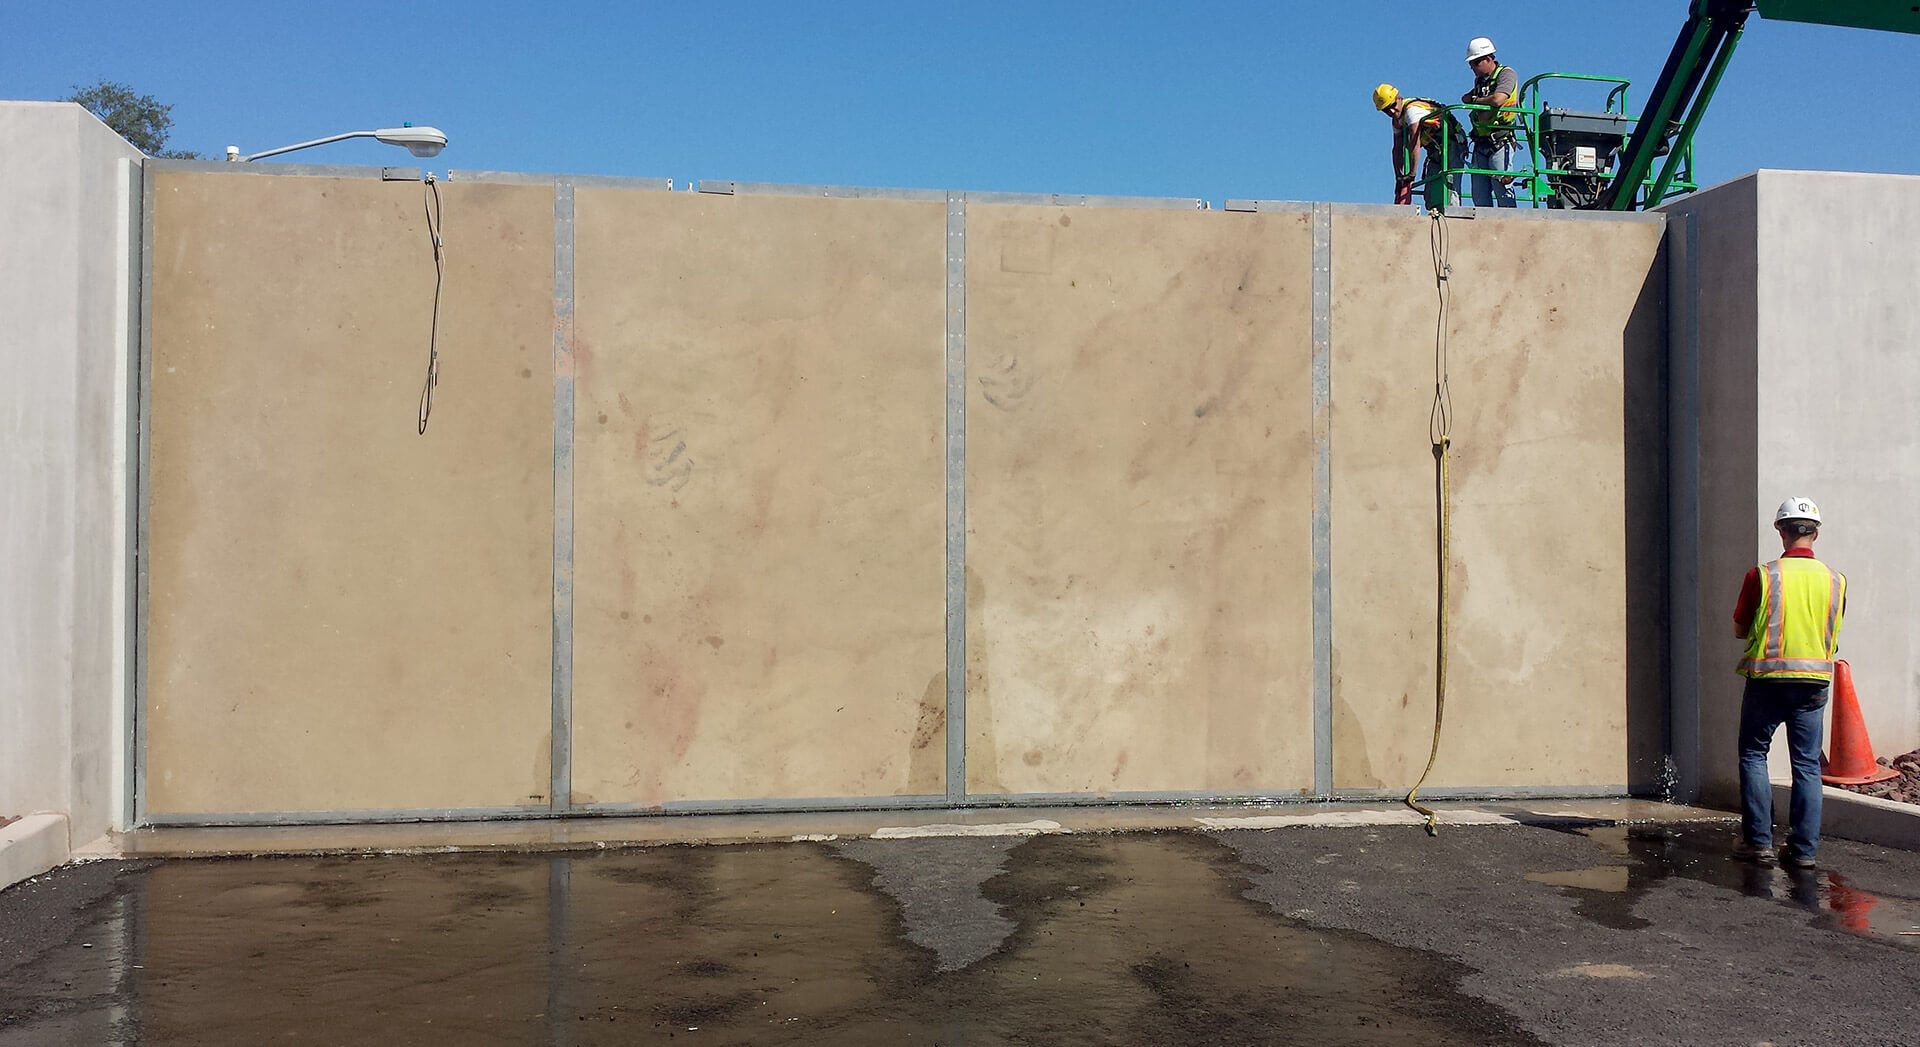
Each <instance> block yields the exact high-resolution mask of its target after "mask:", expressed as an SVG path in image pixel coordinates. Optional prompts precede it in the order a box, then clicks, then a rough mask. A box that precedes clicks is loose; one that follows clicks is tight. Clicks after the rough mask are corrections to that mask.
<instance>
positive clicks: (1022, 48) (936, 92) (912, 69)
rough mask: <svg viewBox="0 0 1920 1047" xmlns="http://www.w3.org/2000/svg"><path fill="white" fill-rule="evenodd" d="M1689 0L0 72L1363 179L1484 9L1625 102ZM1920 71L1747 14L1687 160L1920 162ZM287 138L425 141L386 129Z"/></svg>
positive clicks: (650, 134)
mask: <svg viewBox="0 0 1920 1047" xmlns="http://www.w3.org/2000/svg"><path fill="white" fill-rule="evenodd" d="M1686 9H1687V4H1686V3H1685V2H1684V0H1660V2H1655V0H1623V2H1587V3H1578V4H1575V3H1560V2H1552V0H1549V2H1542V3H1535V4H1506V5H1465V4H1461V5H1451V6H1448V7H1445V8H1437V7H1435V6H1433V5H1426V4H1420V5H1415V4H1411V3H1377V2H1365V0H1354V2H1347V3H1336V4H1328V3H1264V4H1256V3H1187V4H1171V3H1166V4H1146V3H1125V2H1117V3H1079V4H1068V3H1045V2H1031V3H1000V2H982V3H965V2H961V3H954V2H946V3H939V4H929V3H919V4H916V3H911V2H894V3H867V2H858V3H854V2H846V3H833V4H825V3H819V4H814V3H784V4H782V3H759V2H755V0H734V2H731V3H725V4H717V3H686V2H684V0H683V2H678V3H671V4H668V3H595V2H579V3H572V4H565V5H561V4H553V5H547V4H534V3H504V2H487V0H463V2H458V3H441V4H402V3H395V2H393V0H385V2H380V3H368V2H360V0H330V2H327V3H301V4H293V3H264V2H263V3H228V2H202V3H192V4H180V3H165V2H159V0H147V2H144V3H118V2H89V3H82V2H67V3H56V2H51V0H48V2H38V0H0V97H4V98H16V99H52V98H57V97H59V96H61V95H63V94H67V93H70V92H71V90H72V88H73V86H74V85H76V84H81V85H84V84H90V83H92V82H94V81H95V80H97V79H100V78H102V77H105V78H108V79H113V80H119V81H123V82H125V83H127V84H129V85H130V86H132V87H134V88H135V89H136V90H138V91H140V92H143V93H148V94H152V95H154V96H156V97H157V98H158V99H159V100H161V101H163V102H168V103H171V104H172V105H173V107H174V109H173V117H174V122H175V124H174V132H173V139H172V143H171V144H172V145H173V147H175V148H182V149H193V150H196V151H198V152H200V153H202V154H205V155H207V156H209V157H218V156H219V155H220V154H221V152H222V150H223V149H224V147H225V146H227V145H229V144H233V145H238V146H240V147H241V150H242V151H243V152H255V151H259V150H263V149H268V148H272V147H274V146H279V145H286V144H290V143H292V142H297V141H302V140H305V139H310V138H317V137H320V136H323V135H327V134H332V133H335V132H338V131H345V130H360V129H369V128H372V127H376V126H385V125H391V124H397V123H400V122H402V121H407V120H411V121H413V122H415V123H421V124H432V125H435V126H438V127H440V128H442V129H443V130H445V131H446V132H447V134H448V136H449V137H450V139H451V144H450V145H449V146H448V148H447V151H446V152H445V153H443V154H442V155H441V156H440V157H439V158H437V159H435V160H434V161H432V162H431V164H432V167H433V169H434V170H437V171H440V170H445V169H447V168H455V169H460V168H464V169H468V170H504V171H534V172H564V173H571V174H605V175H626V176H637V177H659V178H672V179H674V180H675V181H676V183H677V184H683V183H684V182H685V181H686V180H688V179H702V178H712V179H734V180H739V181H764V182H789V183H799V184H831V185H864V186H909V187H917V188H933V189H970V190H999V191H1017V192H1057V193H1088V194H1111V195H1133V196H1183V197H1194V196H1198V197H1204V198H1206V199H1208V200H1210V201H1212V202H1213V204H1214V206H1219V204H1220V203H1221V202H1222V201H1224V200H1226V199H1228V198H1258V199H1291V200H1335V201H1367V200H1384V199H1385V198H1386V196H1387V194H1388V193H1389V190H1390V181H1391V179H1390V176H1389V173H1388V168H1387V159H1386V157H1387V138H1386V135H1387V130H1386V121H1385V120H1384V119H1383V118H1382V117H1380V116H1378V115H1377V114H1375V113H1374V112H1373V110H1372V107H1371V104H1370V102H1369V98H1368V95H1369V94H1370V92H1371V91H1372V88H1373V86H1374V85H1375V84H1376V83H1378V82H1379V81H1381V80H1391V81H1393V82H1395V83H1397V84H1399V85H1401V87H1402V88H1403V89H1406V90H1408V91H1411V92H1414V93H1420V94H1429V95H1434V96H1438V97H1441V98H1443V99H1448V98H1457V97H1458V96H1459V95H1460V93H1461V92H1463V91H1465V90H1466V88H1467V86H1468V83H1469V81H1470V79H1471V78H1470V76H1469V74H1468V72H1467V68H1466V63H1465V61H1464V58H1463V52H1464V49H1465V45H1466V42H1467V40H1468V38H1469V37H1472V36H1475V35H1480V34H1485V35H1488V36H1491V37H1493V39H1494V41H1495V42H1496V43H1497V44H1498V45H1499V48H1500V55H1501V58H1502V60H1504V61H1506V62H1508V63H1509V64H1511V65H1513V66H1514V67H1515V68H1517V69H1518V70H1519V71H1520V74H1521V76H1522V78H1525V77H1528V76H1531V75H1533V74H1534V73H1537V72H1544V71H1549V70H1554V71H1566V72H1584V73H1594V74H1604V75H1616V76H1622V77H1626V78H1628V79H1631V80H1632V81H1633V82H1634V84H1635V87H1636V91H1635V93H1634V95H1633V98H1634V108H1635V109H1636V110H1637V109H1638V107H1639V103H1640V102H1641V101H1643V100H1644V99H1645V96H1646V94H1645V93H1646V91H1647V89H1648V88H1650V87H1651V86H1652V84H1653V80H1654V78H1655V76H1656V75H1657V74H1658V73H1659V70H1660V66H1661V64H1662V62H1663V61H1664V60H1665V58H1666V55H1667V52H1668V51H1669V50H1670V49H1671V47H1672V45H1673V41H1674V38H1675V36H1676V35H1677V34H1678V32H1679V30H1680V26H1681V23H1682V22H1683V21H1684V19H1685V16H1686ZM1489 12H1492V13H1489ZM1916 74H1920V37H1914V36H1905V35H1899V34H1892V33H1875V32H1868V31H1865V30H1848V29H1837V28H1831V27H1824V26H1809V25H1799V24H1795V23H1788V22H1770V21H1766V20H1764V19H1760V18H1757V17H1756V18H1755V19H1753V20H1752V21H1751V22H1749V25H1748V30H1747V34H1746V37H1745V39H1744V40H1743V41H1742V42H1741V45H1740V49H1739V52H1738V53H1737V54H1736V56H1735V58H1734V61H1733V65H1732V68H1731V69H1730V71H1729V73H1728V75H1727V78H1726V80H1725V82H1724V83H1723V85H1722V87H1721V90H1720V93H1719V95H1718V96H1717V98H1716V99H1715V102H1714V105H1713V108H1712V109H1711V110H1710V111H1709V113H1708V116H1707V120H1706V124H1705V126H1704V128H1703V130H1702V132H1701V134H1700V138H1699V143H1698V155H1699V164H1700V169H1701V170H1700V174H1701V177H1702V179H1703V180H1704V181H1706V182H1717V181H1723V180H1725V179H1727V178H1732V177H1735V176H1737V175H1740V174H1743V173H1745V172H1747V171H1751V170H1753V169H1755V168H1758V167H1781V168H1813V169H1830V170H1860V171H1893V172H1909V173H1911V172H1920V136H1915V135H1913V134H1911V133H1909V132H1907V131H1906V130H1905V122H1904V121H1900V120H1898V119H1897V118H1890V117H1889V116H1888V115H1887V114H1886V110H1884V109H1882V108H1880V107H1879V106H1878V105H1876V99H1879V98H1886V99H1887V100H1888V101H1889V102H1893V103H1894V104H1897V105H1898V106H1899V107H1900V108H1901V109H1905V108H1908V107H1909V106H1908V101H1907V96H1908V95H1909V94H1910V93H1911V90H1912V85H1913V84H1915V83H1920V76H1917V75H1916ZM1562 100H1563V101H1565V102H1570V103H1577V104H1580V105H1585V104H1587V103H1589V102H1597V101H1598V99H1597V98H1583V97H1577V96H1564V97H1563V99H1562ZM288 159H289V160H292V161H295V162H306V163H338V164H381V163H392V164H399V163H407V162H409V158H407V157H406V156H405V154H404V153H401V152H399V151H398V150H394V149H392V148H390V147H385V146H380V145H377V144H374V143H343V144H340V145H334V146H327V147H323V148H321V149H315V150H308V151H305V152H301V153H296V154H293V155H292V156H290V157H288Z"/></svg>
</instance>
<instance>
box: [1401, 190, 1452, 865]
mask: <svg viewBox="0 0 1920 1047" xmlns="http://www.w3.org/2000/svg"><path fill="white" fill-rule="evenodd" d="M1427 242H1428V246H1429V247H1431V248H1432V249H1433V280H1434V285H1435V288H1436V290H1437V293H1438V294H1439V298H1440V317H1439V322H1438V325H1437V329H1436V331H1435V333H1434V337H1433V408H1432V410H1431V411H1430V412H1429V414H1428V416H1427V436H1428V439H1429V440H1431V441H1432V443H1433V486H1434V499H1435V502H1436V510H1435V514H1434V515H1435V517H1436V519H1437V522H1438V525H1439V529H1440V535H1439V537H1440V560H1439V564H1438V573H1439V582H1440V584H1439V614H1438V618H1437V622H1436V625H1435V628H1434V671H1433V748H1432V749H1430V750H1429V751H1428V752H1427V768H1426V770H1424V771H1421V772H1420V780H1419V781H1417V782H1415V783H1414V784H1413V788H1411V789H1408V790H1407V806H1408V807H1411V808H1413V809H1414V810H1415V811H1417V812H1419V813H1420V814H1423V815H1426V817H1427V835H1428V836H1438V835H1440V830H1439V828H1438V827H1437V824H1436V823H1437V821H1438V816H1437V815H1435V814H1434V813H1433V809H1432V808H1430V807H1426V806H1423V805H1422V804H1420V803H1419V802H1418V801H1416V800H1415V799H1414V797H1415V796H1417V795H1419V792H1420V787H1421V786H1423V785H1425V784H1427V776H1428V775H1430V774H1432V773H1433V764H1434V761H1435V760H1437V759H1439V757H1440V724H1441V722H1442V721H1443V720H1444V719H1445V717H1446V712H1447V568H1448V565H1449V564H1450V563H1452V558H1453V471H1452V468H1451V466H1452V460H1453V453H1452V448H1453V391H1452V389H1450V388H1449V387H1448V384H1447V322H1448V309H1449V307H1450V305H1451V304H1452V303H1451V301H1450V297H1451V295H1450V290H1449V288H1448V286H1447V278H1448V277H1449V276H1451V275H1452V272H1453V266H1452V264H1451V263H1450V262H1448V261H1447V224H1446V215H1445V214H1443V213H1441V212H1439V211H1435V212H1434V213H1433V224H1432V225H1431V226H1429V227H1428V232H1427Z"/></svg>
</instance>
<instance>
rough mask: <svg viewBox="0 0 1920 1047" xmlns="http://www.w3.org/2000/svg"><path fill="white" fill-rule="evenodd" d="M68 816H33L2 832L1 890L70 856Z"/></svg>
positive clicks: (11, 824) (36, 874)
mask: <svg viewBox="0 0 1920 1047" xmlns="http://www.w3.org/2000/svg"><path fill="white" fill-rule="evenodd" d="M69 847H70V843H69V841H68V839H67V816H66V815H64V814H30V815H27V816H26V817H24V818H21V819H20V820H19V821H17V822H11V823H8V825H7V826H6V827H5V828H0V890H5V889H7V888H8V887H11V886H13V885H14V884H16V883H19V882H20V881H21V880H26V879H31V878H33V877H35V876H38V875H40V874H41V873H43V872H46V871H47V870H49V869H52V868H54V867H55V866H58V865H63V864H65V863H66V860H67V859H68V858H69V857H70V856H71V854H72V852H71V851H70V849H69Z"/></svg>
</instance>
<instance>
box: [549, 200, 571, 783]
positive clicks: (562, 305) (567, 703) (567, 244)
mask: <svg viewBox="0 0 1920 1047" xmlns="http://www.w3.org/2000/svg"><path fill="white" fill-rule="evenodd" d="M573 216H574V197H573V183H572V182H571V181H568V180H565V179H559V180H556V181H555V182H554V186H553V677H552V692H551V699H552V719H551V727H550V730H551V734H550V735H549V736H548V743H549V745H548V758H549V762H548V770H549V771H550V772H551V779H552V780H551V781H550V782H549V783H548V791H547V808H548V810H550V811H552V812H553V813H555V814H564V813H566V812H567V811H569V810H570V809H572V806H573V411H574V403H573V394H574V369H573V324H574V308H573V273H574V255H573V246H574V241H573V230H574V222H573Z"/></svg>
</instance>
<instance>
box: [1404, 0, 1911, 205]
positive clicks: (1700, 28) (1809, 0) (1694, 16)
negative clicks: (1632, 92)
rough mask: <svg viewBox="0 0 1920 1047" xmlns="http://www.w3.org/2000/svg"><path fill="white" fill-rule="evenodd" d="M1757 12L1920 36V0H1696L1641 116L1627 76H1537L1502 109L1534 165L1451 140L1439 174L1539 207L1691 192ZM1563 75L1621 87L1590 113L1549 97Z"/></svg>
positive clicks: (1638, 200) (1641, 201) (1652, 199)
mask: <svg viewBox="0 0 1920 1047" xmlns="http://www.w3.org/2000/svg"><path fill="white" fill-rule="evenodd" d="M1756 11H1758V13H1759V14H1760V15H1761V16H1762V17H1764V18H1769V19H1773V20H1776V21H1785V22H1813V23H1819V24H1822V25H1835V26H1846V27H1851V28H1857V29H1884V30H1889V31H1892V32H1900V33H1916V34H1920V4H1914V3H1911V2H1906V0H1902V2H1893V0H1693V4H1692V7H1691V9H1690V12H1689V14H1688V16H1687V21H1686V24H1685V25H1683V26H1682V27H1681V29H1680V37H1679V39H1678V40H1676V41H1675V42H1674V45H1673V51H1672V53H1670V54H1669V55H1668V56H1667V63H1666V65H1665V66H1664V67H1663V68H1662V69H1661V70H1660V78H1659V79H1658V80H1656V81H1655V82H1654V85H1653V92H1652V94H1651V95H1650V96H1649V97H1648V99H1647V105H1646V108H1645V109H1643V110H1642V111H1641V113H1640V115H1639V116H1638V117H1633V116H1629V115H1627V88H1628V86H1629V85H1628V82H1627V81H1625V80H1621V79H1617V78H1613V77H1600V76H1585V75H1580V74H1575V73H1543V74H1541V75H1539V76H1536V77H1534V78H1533V79H1531V80H1528V81H1527V82H1526V83H1524V84H1522V85H1521V87H1520V97H1519V98H1517V99H1515V100H1514V101H1515V103H1516V104H1515V105H1512V106H1508V107H1507V108H1506V109H1504V110H1502V111H1503V112H1510V113H1513V114H1515V117H1516V119H1515V123H1516V129H1515V131H1516V135H1517V136H1518V137H1519V138H1520V139H1521V140H1523V141H1524V143H1525V146H1526V153H1525V155H1526V156H1527V157H1528V158H1529V160H1530V161H1531V162H1530V163H1529V165H1528V166H1526V167H1522V168H1517V169H1515V170H1513V171H1501V172H1495V171H1489V170H1484V169H1477V168H1473V167H1470V166H1465V164H1464V163H1463V162H1462V161H1464V160H1465V158H1463V157H1453V156H1447V155H1445V150H1446V146H1445V144H1444V143H1443V145H1442V156H1441V166H1442V168H1443V169H1444V170H1443V171H1442V172H1441V173H1440V174H1437V175H1435V176H1434V178H1437V179H1440V180H1441V192H1442V193H1443V194H1444V198H1445V199H1446V202H1447V203H1448V204H1452V203H1455V202H1457V201H1455V200H1454V199H1452V197H1453V195H1454V194H1453V193H1452V192H1451V191H1450V190H1449V189H1448V188H1446V187H1449V186H1451V185H1452V184H1453V180H1454V178H1455V177H1457V176H1459V175H1471V174H1488V175H1492V174H1500V175H1507V176H1510V177H1512V178H1513V179H1514V187H1513V188H1514V196H1515V197H1516V198H1517V199H1519V200H1522V201H1525V202H1526V203H1527V204H1528V205H1529V206H1533V207H1556V208H1579V209H1590V210H1601V211H1632V210H1636V209H1640V208H1649V207H1657V206H1659V205H1660V204H1662V203H1664V202H1666V201H1667V200H1669V199H1672V198H1673V197H1676V196H1680V195H1683V194H1685V193H1689V192H1692V191H1693V190H1694V189H1696V188H1698V185H1697V183H1696V182H1695V181H1694V179H1693V136H1694V133H1695V132H1696V131H1698V130H1699V128H1700V120H1701V117H1702V116H1704V115H1705V113H1706V110H1707V105H1708V103H1709V102H1711V101H1712V100H1713V93H1714V90H1715V89H1716V88H1718V87H1719V85H1720V77H1721V76H1722V75H1723V74H1724V73H1725V72H1726V70H1727V63H1728V61H1730V60H1731V59H1732V58H1733V49H1734V47H1735V45H1737V44H1738V43H1739V42H1740V34H1741V33H1742V32H1744V31H1745V29H1746V23H1747V18H1748V17H1749V16H1751V15H1752V14H1754V13H1755V12H1756ZM1555 81H1588V82H1595V83H1602V84H1610V85H1612V87H1611V89H1610V90H1609V91H1608V93H1607V99H1606V106H1605V108H1604V109H1603V110H1602V111H1600V112H1587V111H1581V110H1575V109H1566V108H1558V107H1554V106H1552V105H1548V104H1545V103H1544V101H1543V99H1542V96H1541V85H1542V84H1546V83H1552V82H1555ZM1556 86H1565V85H1564V84H1556ZM1444 108H1445V109H1446V110H1447V111H1448V112H1449V114H1450V115H1449V116H1448V117H1447V118H1448V119H1454V117H1453V116H1452V115H1451V114H1452V113H1456V112H1462V113H1471V112H1472V111H1475V110H1479V111H1487V110H1488V109H1489V107H1487V106H1480V105H1465V104H1462V105H1450V106H1446V107H1444ZM1663 157H1664V160H1663V159H1662V158H1663ZM1656 163H1657V164H1658V165H1659V166H1658V170H1657V171H1656V170H1655V165H1656ZM1430 181H1432V179H1427V180H1425V181H1423V182H1422V183H1421V185H1422V186H1424V185H1425V184H1426V183H1427V182H1430Z"/></svg>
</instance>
